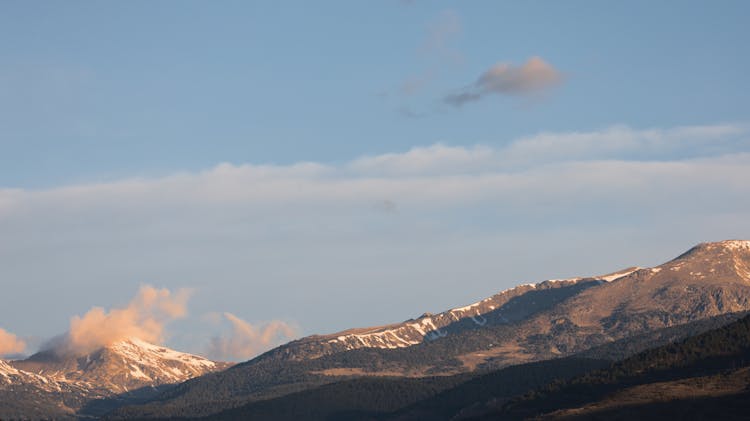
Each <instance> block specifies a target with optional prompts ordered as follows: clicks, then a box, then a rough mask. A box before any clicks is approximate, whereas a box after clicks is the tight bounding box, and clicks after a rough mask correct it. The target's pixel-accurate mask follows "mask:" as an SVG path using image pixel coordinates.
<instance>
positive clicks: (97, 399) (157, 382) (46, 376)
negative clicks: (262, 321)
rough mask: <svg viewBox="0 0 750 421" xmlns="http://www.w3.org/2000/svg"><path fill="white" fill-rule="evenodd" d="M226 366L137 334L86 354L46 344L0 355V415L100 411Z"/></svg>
mask: <svg viewBox="0 0 750 421" xmlns="http://www.w3.org/2000/svg"><path fill="white" fill-rule="evenodd" d="M228 366H229V364H227V363H217V362H214V361H210V360H207V359H205V358H203V357H199V356H196V355H191V354H186V353H182V352H177V351H174V350H171V349H168V348H164V347H161V346H156V345H153V344H150V343H148V342H145V341H142V340H140V339H137V338H130V339H126V340H122V341H119V342H116V343H113V344H111V345H109V346H106V347H103V348H101V349H98V350H96V351H94V352H91V353H88V354H85V355H76V354H67V353H65V352H62V351H59V350H56V349H50V350H45V351H41V352H38V353H36V354H34V355H32V356H30V357H29V358H27V359H25V360H19V361H2V360H0V396H2V399H0V418H2V419H5V418H11V419H13V418H60V417H65V416H70V417H73V416H75V415H76V414H77V413H78V414H79V415H101V414H102V413H104V412H107V411H109V410H111V409H112V408H113V407H115V406H118V405H122V404H123V403H124V402H134V401H138V400H141V399H144V398H146V397H149V396H152V395H154V394H156V393H157V392H159V391H160V390H163V389H164V388H166V387H168V386H169V385H172V384H175V383H180V382H183V381H185V380H188V379H190V378H193V377H197V376H201V375H203V374H206V373H210V372H214V371H218V370H222V369H225V368H227V367H228Z"/></svg>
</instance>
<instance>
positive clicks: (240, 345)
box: [206, 313, 299, 361]
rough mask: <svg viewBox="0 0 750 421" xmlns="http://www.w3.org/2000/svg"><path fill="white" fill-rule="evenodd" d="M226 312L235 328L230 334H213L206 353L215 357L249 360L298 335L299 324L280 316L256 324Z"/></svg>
mask: <svg viewBox="0 0 750 421" xmlns="http://www.w3.org/2000/svg"><path fill="white" fill-rule="evenodd" d="M223 315H224V318H225V319H226V320H227V321H228V322H229V323H230V324H231V325H232V331H231V333H230V334H229V335H227V336H215V337H213V338H211V343H210V345H209V349H208V352H207V353H206V354H207V355H208V356H209V357H211V358H213V359H215V360H222V361H240V360H247V359H250V358H252V357H254V356H256V355H258V354H260V353H261V352H263V351H267V350H269V349H271V348H273V347H275V346H277V345H280V344H282V343H284V342H288V341H289V340H291V339H294V338H295V337H297V336H299V328H298V327H296V326H293V325H291V324H288V323H286V322H283V321H280V320H273V321H270V322H265V323H260V324H255V325H254V324H251V323H248V322H246V321H245V320H242V319H241V318H239V317H237V316H235V315H234V314H232V313H224V314H223Z"/></svg>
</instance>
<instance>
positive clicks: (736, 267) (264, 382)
mask: <svg viewBox="0 0 750 421" xmlns="http://www.w3.org/2000/svg"><path fill="white" fill-rule="evenodd" d="M747 310H750V242H748V241H738V240H731V241H722V242H718V243H705V244H700V245H698V246H696V247H693V248H692V249H690V250H689V251H688V252H686V253H684V254H682V255H680V256H679V257H677V258H676V259H674V260H672V261H669V262H667V263H665V264H663V265H660V266H657V267H654V268H648V269H639V268H632V269H628V270H624V271H620V272H618V273H613V274H611V275H606V276H597V277H586V278H574V279H568V280H559V281H545V282H541V283H538V284H533V285H521V286H519V287H516V288H512V289H510V290H507V291H504V292H501V293H499V294H497V295H495V296H493V297H490V298H488V299H485V300H482V301H480V302H477V303H475V304H472V305H469V306H465V307H460V308H456V309H452V310H449V311H446V312H443V313H440V314H437V315H430V314H425V315H423V316H421V317H419V318H417V319H410V320H407V321H405V322H403V323H398V324H394V325H389V326H382V327H376V328H367V329H353V330H348V331H344V332H340V333H336V334H333V335H318V336H311V337H307V338H304V339H301V340H298V341H294V342H291V343H289V344H286V345H283V346H281V347H279V348H276V349H274V350H272V351H269V352H267V353H266V354H264V355H262V356H260V357H258V358H256V359H254V360H252V361H249V362H247V363H244V364H240V365H238V366H236V367H234V368H233V369H231V370H227V371H225V372H222V373H219V374H216V375H213V376H207V377H205V378H200V379H195V380H194V381H190V382H188V383H185V384H183V385H181V386H180V387H178V388H175V389H174V390H172V391H170V392H168V393H167V394H166V395H163V396H161V397H160V399H159V401H158V402H152V403H150V404H149V405H146V406H143V407H141V409H137V408H129V409H127V410H122V411H120V412H119V413H120V414H121V415H123V416H127V417H130V416H144V415H145V414H149V413H150V414H160V415H165V414H166V415H170V414H172V415H174V414H178V415H179V414H182V415H184V414H186V413H196V414H204V415H205V414H208V413H211V412H216V411H217V410H220V409H222V408H226V407H232V406H237V405H239V404H241V403H243V402H248V401H252V400H260V399H267V398H269V397H276V396H280V395H283V394H285V393H291V392H295V391H299V390H303V389H305V388H310V387H315V386H319V385H321V384H324V383H330V382H334V381H337V380H341V379H343V378H347V377H351V376H361V375H378V376H382V375H389V376H408V377H414V376H416V377H419V376H427V375H435V374H440V375H450V374H457V373H462V372H472V371H477V370H479V371H482V370H490V369H495V368H500V367H505V366H509V365H515V364H521V363H527V362H532V361H539V360H545V359H551V358H557V357H562V356H567V355H573V354H576V353H580V352H582V351H585V350H588V349H592V348H594V347H602V346H606V345H607V344H612V343H614V342H615V341H623V340H627V338H632V337H640V338H643V337H644V335H645V334H648V333H649V332H654V331H658V330H662V329H665V328H671V327H678V326H683V325H688V324H691V323H695V322H699V321H701V320H707V319H711V318H715V317H717V316H722V315H728V314H731V313H736V312H744V311H747ZM728 320H729V319H728ZM689 331H690V330H689V329H686V330H679V329H675V330H673V332H683V333H685V332H689ZM600 349H606V347H605V348H600ZM605 357H606V356H605Z"/></svg>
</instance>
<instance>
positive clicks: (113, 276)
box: [0, 0, 750, 360]
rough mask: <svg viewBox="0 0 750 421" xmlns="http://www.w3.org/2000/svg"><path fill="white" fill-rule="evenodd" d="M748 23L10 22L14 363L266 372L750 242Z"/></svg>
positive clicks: (499, 7) (193, 15)
mask: <svg viewBox="0 0 750 421" xmlns="http://www.w3.org/2000/svg"><path fill="white" fill-rule="evenodd" d="M748 16H750V5H748V3H747V2H744V1H722V2H694V1H663V2H651V1H633V2H590V1H586V2H584V1H566V2H552V1H548V2H542V1H517V2H510V1H508V2H496V1H472V2H448V1H430V2H427V1H420V0H413V1H398V0H393V1H379V2H360V1H322V2H315V3H311V2H292V1H290V2H271V1H268V2H261V1H257V2H256V1H253V2H247V1H217V2H205V1H203V2H201V1H131V2H96V1H70V2H54V1H9V0H1V1H0V289H1V290H2V291H3V293H2V294H0V354H6V355H11V354H29V353H31V352H34V351H35V350H37V349H39V347H45V346H50V345H49V344H50V343H57V342H56V341H58V340H59V338H61V337H64V338H67V339H66V340H67V344H68V345H70V346H71V347H75V346H78V345H80V348H81V349H83V348H90V347H91V346H94V345H97V344H99V343H100V342H106V341H109V340H112V335H115V336H117V335H119V336H123V335H141V336H144V337H145V338H147V339H148V340H152V341H154V342H160V343H163V344H166V345H168V346H172V347H175V348H178V349H181V350H185V351H190V352H195V353H199V354H202V355H208V356H210V357H212V358H217V359H227V360H243V359H247V358H250V357H252V356H253V355H256V354H257V353H258V352H261V351H263V350H265V349H268V348H269V347H271V346H273V345H276V344H278V343H281V342H283V341H286V340H289V339H292V338H296V337H300V336H303V335H308V334H313V333H330V332H334V331H338V330H342V329H346V328H350V327H355V326H370V325H379V324H385V323H391V322H398V321H402V320H405V319H408V318H411V317H416V316H418V315H420V314H422V313H423V312H425V311H429V312H438V311H441V310H445V309H448V308H451V307H458V306H462V305H465V304H468V303H470V302H474V301H477V300H480V299H482V298H485V297H487V296H489V295H492V294H494V293H496V292H498V291H501V290H503V289H506V288H509V287H512V286H514V285H516V284H518V283H526V282H537V281H541V280H544V279H550V278H565V277H574V276H588V275H596V274H604V273H608V272H613V271H615V270H618V269H621V268H624V267H629V266H633V265H637V266H653V265H657V264H659V263H662V262H664V261H666V260H669V259H671V258H673V257H675V256H677V255H678V254H680V253H681V252H683V251H685V250H686V249H688V248H689V247H691V246H692V245H694V244H696V243H699V242H703V241H716V240H722V239H730V238H741V239H750V211H749V209H750V183H748V180H750V97H749V96H748V95H747V93H748V92H750V81H749V80H750V78H748V76H747V75H749V74H750V56H749V55H748V54H747V45H746V44H747V40H748V39H750V27H748V25H747V24H746V22H747V17H748ZM107 326H108V327H109V328H110V330H109V331H108V333H107V334H102V329H105V328H106V327H107ZM112 326H118V328H116V329H114V328H112ZM112 332H114V333H112ZM110 333H111V334H110ZM51 338H57V339H54V340H52V341H51V342H50V339H51Z"/></svg>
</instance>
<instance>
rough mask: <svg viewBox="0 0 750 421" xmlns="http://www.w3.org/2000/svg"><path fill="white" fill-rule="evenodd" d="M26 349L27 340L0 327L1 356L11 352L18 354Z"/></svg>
mask: <svg viewBox="0 0 750 421" xmlns="http://www.w3.org/2000/svg"><path fill="white" fill-rule="evenodd" d="M25 349H26V342H24V341H23V340H22V339H20V338H18V336H16V335H14V334H12V333H10V332H8V331H7V330H5V329H2V328H0V357H2V356H4V355H9V354H18V353H21V352H23V351H24V350H25Z"/></svg>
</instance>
